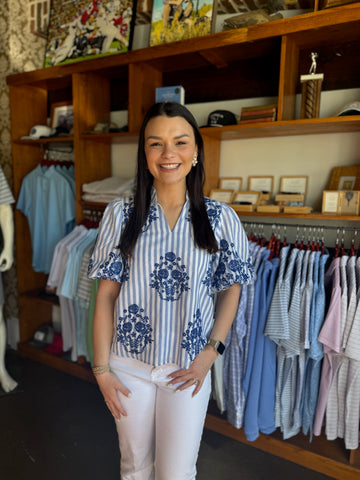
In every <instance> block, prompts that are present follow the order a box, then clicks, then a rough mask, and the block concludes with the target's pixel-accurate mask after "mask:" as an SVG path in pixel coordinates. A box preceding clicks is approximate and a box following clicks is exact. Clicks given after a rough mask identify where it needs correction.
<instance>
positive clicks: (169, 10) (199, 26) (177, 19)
mask: <svg viewBox="0 0 360 480" xmlns="http://www.w3.org/2000/svg"><path fill="white" fill-rule="evenodd" d="M215 2H216V0H197V1H196V2H192V1H191V0H184V1H181V0H170V1H164V0H154V2H153V9H152V15H151V30H150V42H149V43H150V47H152V46H154V45H159V44H161V43H171V42H176V41H178V40H186V39H188V38H194V37H201V36H203V35H208V34H209V33H212V31H213V29H214V27H215V14H216V6H214V3H215Z"/></svg>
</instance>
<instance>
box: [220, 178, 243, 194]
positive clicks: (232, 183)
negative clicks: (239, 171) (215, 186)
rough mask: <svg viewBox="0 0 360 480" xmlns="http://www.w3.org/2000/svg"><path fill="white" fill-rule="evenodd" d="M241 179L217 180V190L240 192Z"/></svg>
mask: <svg viewBox="0 0 360 480" xmlns="http://www.w3.org/2000/svg"><path fill="white" fill-rule="evenodd" d="M242 183H243V179H242V177H221V178H220V179H219V188H225V189H231V190H233V191H234V192H237V191H239V190H241V188H242Z"/></svg>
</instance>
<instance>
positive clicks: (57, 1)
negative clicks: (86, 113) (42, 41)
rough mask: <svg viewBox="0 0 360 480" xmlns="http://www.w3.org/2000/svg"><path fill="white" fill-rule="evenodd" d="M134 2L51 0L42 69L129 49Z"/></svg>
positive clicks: (133, 18)
mask: <svg viewBox="0 0 360 480" xmlns="http://www.w3.org/2000/svg"><path fill="white" fill-rule="evenodd" d="M135 14H136V0H118V1H117V2H114V1H112V0H101V1H99V0H87V1H86V2H84V1H82V0H74V1H72V2H63V1H62V0H51V3H50V16H49V27H48V34H47V41H46V48H45V60H44V66H45V67H50V66H53V65H61V64H66V63H73V62H78V61H82V60H87V59H89V58H95V57H102V56H105V55H111V54H115V53H122V52H127V51H128V50H131V45H132V38H133V31H134V23H135Z"/></svg>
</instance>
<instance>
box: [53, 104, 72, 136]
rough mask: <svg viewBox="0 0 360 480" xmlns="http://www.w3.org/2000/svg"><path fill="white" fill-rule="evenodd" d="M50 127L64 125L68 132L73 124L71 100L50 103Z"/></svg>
mask: <svg viewBox="0 0 360 480" xmlns="http://www.w3.org/2000/svg"><path fill="white" fill-rule="evenodd" d="M50 126H51V128H57V127H64V128H66V129H67V130H68V131H69V132H70V130H71V129H72V128H73V126H74V107H73V106H72V103H71V102H59V103H53V104H52V105H51V112H50Z"/></svg>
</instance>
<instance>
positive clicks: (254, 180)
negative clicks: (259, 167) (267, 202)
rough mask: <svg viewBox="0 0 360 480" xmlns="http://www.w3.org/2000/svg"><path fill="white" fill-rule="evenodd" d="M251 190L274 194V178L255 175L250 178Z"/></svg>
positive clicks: (249, 186)
mask: <svg viewBox="0 0 360 480" xmlns="http://www.w3.org/2000/svg"><path fill="white" fill-rule="evenodd" d="M248 188H249V190H258V191H261V192H263V193H272V192H273V190H274V177H273V176H271V175H268V176H260V175H254V176H251V177H249V185H248Z"/></svg>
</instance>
